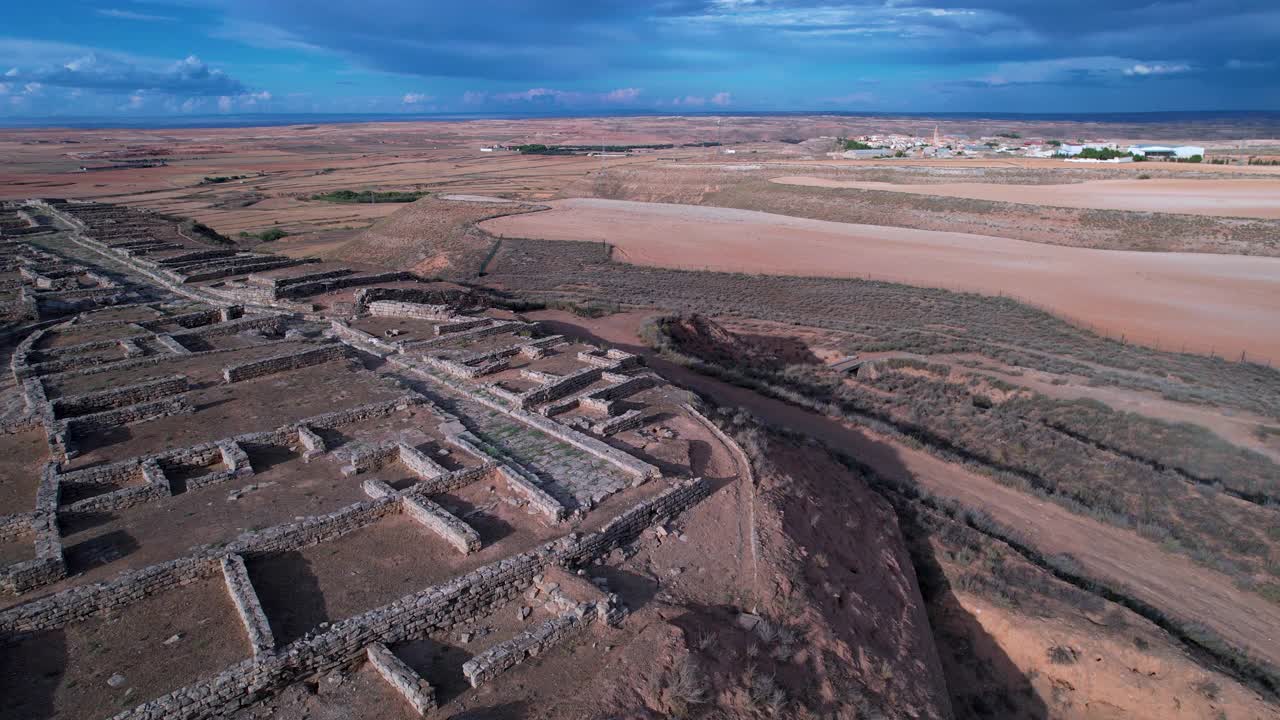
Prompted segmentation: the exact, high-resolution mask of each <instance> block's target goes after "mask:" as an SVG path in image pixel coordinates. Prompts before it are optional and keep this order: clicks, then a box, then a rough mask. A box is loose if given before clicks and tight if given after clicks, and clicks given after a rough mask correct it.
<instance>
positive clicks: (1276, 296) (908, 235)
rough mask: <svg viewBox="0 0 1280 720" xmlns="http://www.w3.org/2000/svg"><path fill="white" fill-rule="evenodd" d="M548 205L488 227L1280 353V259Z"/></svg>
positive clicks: (1139, 335) (1174, 344)
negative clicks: (903, 289) (918, 291)
mask: <svg viewBox="0 0 1280 720" xmlns="http://www.w3.org/2000/svg"><path fill="white" fill-rule="evenodd" d="M550 204H551V205H552V206H553V208H552V209H551V210H549V211H546V212H537V213H531V214H525V215H516V216H508V217H502V218H496V219H494V220H488V221H486V222H485V223H483V224H482V226H483V227H484V228H485V229H486V230H488V231H490V232H492V233H495V234H501V235H505V236H510V237H529V238H544V239H551V240H582V241H596V242H599V241H602V240H603V241H607V242H609V243H612V244H613V245H615V246H616V248H617V252H616V254H615V257H617V258H618V259H620V260H623V261H626V262H631V263H636V264H640V265H651V266H659V267H672V268H684V269H710V270H725V271H740V272H751V273H768V274H777V275H809V276H825V277H864V278H865V277H870V278H872V279H878V280H890V281H894V282H902V283H907V284H911V285H923V286H929V287H942V288H949V289H954V290H967V291H973V292H981V293H986V294H990V295H995V294H1005V295H1013V296H1014V297H1017V298H1018V299H1020V300H1023V301H1026V302H1030V303H1032V304H1035V305H1039V306H1042V307H1044V308H1046V309H1048V310H1050V311H1052V312H1055V313H1057V314H1060V315H1062V316H1064V317H1066V318H1068V319H1070V320H1072V321H1074V322H1077V323H1079V324H1082V325H1087V326H1092V327H1094V328H1095V329H1098V330H1099V331H1101V332H1106V333H1108V334H1111V335H1113V336H1114V335H1119V334H1122V333H1123V334H1124V335H1126V337H1127V339H1128V340H1130V341H1134V342H1141V343H1144V344H1151V345H1157V346H1159V347H1161V348H1165V349H1170V348H1172V349H1175V350H1177V349H1180V348H1183V347H1185V349H1187V350H1189V351H1197V352H1209V351H1214V352H1216V353H1218V354H1220V355H1227V356H1229V357H1239V355H1240V353H1241V352H1242V351H1245V352H1247V353H1248V355H1249V356H1250V357H1253V358H1259V359H1266V358H1270V359H1272V360H1273V361H1280V258H1263V257H1243V256H1234V255H1209V254H1203V253H1195V254H1192V253H1153V252H1126V251H1114V250H1093V249H1083V248H1071V247H1062V246H1054V245H1043V244H1039V243H1030V242H1024V241H1020V240H1007V239H1004V238H996V237H987V236H982V235H972V234H965V233H952V232H934V231H928V230H913V229H905V228H892V227H882V226H873V225H853V224H846V223H836V222H827V221H822V220H809V219H804V218H794V217H789V216H783V215H772V214H768V213H761V212H753V211H749V210H730V209H723V208H711V207H699V206H691V205H667V204H659V203H638V202H629V201H620V200H598V199H571V200H562V201H556V202H553V203H550Z"/></svg>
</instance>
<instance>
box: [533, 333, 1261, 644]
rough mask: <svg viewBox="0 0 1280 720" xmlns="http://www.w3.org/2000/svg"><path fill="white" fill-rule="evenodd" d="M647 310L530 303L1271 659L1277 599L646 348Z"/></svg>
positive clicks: (1131, 536) (1129, 535)
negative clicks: (593, 314)
mask: <svg viewBox="0 0 1280 720" xmlns="http://www.w3.org/2000/svg"><path fill="white" fill-rule="evenodd" d="M648 315H649V314H648V313H623V314H618V315H612V316H608V317H604V318H600V319H595V320H589V319H585V318H579V317H577V316H574V315H571V314H569V313H565V312H562V311H544V312H538V313H532V314H531V317H533V318H536V319H539V320H543V321H545V322H546V324H547V325H548V326H549V328H551V329H553V330H554V331H556V332H560V333H565V334H577V335H586V336H589V337H594V338H598V339H600V340H603V341H605V342H608V343H611V344H613V345H615V346H618V347H622V348H623V349H625V350H628V351H631V352H637V353H642V354H644V355H645V356H646V357H647V359H648V362H649V365H650V366H651V367H653V368H654V369H655V370H657V371H659V372H661V373H662V374H663V375H664V376H666V377H667V378H669V379H671V380H672V381H674V382H676V383H679V384H681V385H683V386H685V387H687V388H690V389H692V390H695V391H697V392H699V393H702V394H704V395H707V396H708V397H711V398H712V399H714V400H715V401H716V402H717V403H720V404H722V405H728V406H741V407H744V408H746V409H747V410H749V411H751V412H752V413H754V414H755V415H757V416H758V417H760V418H761V419H763V420H765V421H766V422H768V423H770V424H773V425H776V426H779V427H783V428H787V429H789V430H791V431H794V432H799V433H802V434H804V435H808V436H810V437H812V438H815V439H817V440H819V441H821V442H823V443H826V444H827V445H830V446H832V447H836V448H840V449H842V450H844V451H846V452H848V453H850V454H851V455H853V456H855V457H857V458H858V459H859V460H861V461H862V462H864V463H866V464H867V465H869V466H871V467H872V468H874V469H875V470H876V472H877V473H880V474H881V475H883V476H885V477H889V478H905V479H911V480H914V481H915V482H917V483H919V484H920V485H921V486H922V487H924V488H926V489H928V490H929V491H931V492H933V493H936V494H938V495H941V496H945V497H951V498H954V499H956V500H958V501H960V502H961V503H963V504H965V505H968V506H970V507H974V508H980V509H982V510H984V511H986V512H987V513H988V514H990V515H991V517H993V518H994V519H995V520H996V521H998V522H1000V523H1001V524H1003V525H1006V526H1008V527H1011V528H1013V529H1015V530H1017V531H1019V532H1020V533H1022V535H1023V536H1024V537H1025V538H1027V539H1028V540H1029V541H1030V542H1031V543H1032V544H1033V545H1034V546H1035V547H1036V548H1037V549H1038V550H1040V551H1041V552H1042V553H1045V554H1049V555H1052V554H1070V555H1071V556H1073V557H1074V558H1075V559H1076V560H1077V561H1078V562H1079V563H1080V565H1081V566H1082V567H1084V568H1085V569H1086V570H1087V571H1088V572H1089V573H1090V574H1091V575H1094V576H1096V577H1097V578H1099V579H1100V580H1104V581H1106V582H1107V583H1108V584H1109V585H1113V586H1116V587H1123V588H1126V589H1127V591H1128V592H1129V593H1131V594H1132V595H1133V596H1134V597H1137V598H1140V599H1142V600H1143V601H1145V602H1148V603H1150V604H1152V605H1154V606H1156V607H1158V608H1161V609H1162V610H1164V611H1165V612H1168V613H1169V614H1170V615H1172V616H1174V617H1177V618H1179V619H1180V620H1182V621H1184V622H1197V623H1200V624H1202V625H1204V626H1206V627H1208V628H1210V629H1212V630H1213V631H1214V632H1216V633H1218V634H1219V635H1221V636H1222V637H1223V638H1224V639H1225V640H1227V641H1228V642H1230V643H1231V644H1232V645H1234V646H1236V647H1241V648H1247V649H1248V650H1249V651H1250V652H1251V653H1252V654H1254V655H1256V656H1258V657H1260V658H1263V659H1265V660H1267V661H1269V662H1271V663H1273V664H1278V665H1280V606H1276V605H1274V604H1272V603H1269V602H1267V601H1266V600H1264V599H1262V598H1261V597H1260V596H1258V595H1256V594H1254V593H1251V592H1247V591H1244V590H1240V589H1238V588H1237V587H1236V586H1235V584H1234V583H1233V582H1232V580H1231V578H1229V577H1227V576H1225V575H1222V574H1220V573H1217V572H1214V571H1212V570H1209V569H1207V568H1204V567H1201V566H1199V565H1196V564H1195V563H1193V562H1191V561H1190V560H1188V559H1186V558H1184V557H1181V556H1179V555H1172V554H1169V553H1166V552H1163V551H1162V550H1161V549H1160V548H1159V546H1158V545H1156V544H1155V543H1152V542H1150V541H1148V540H1145V539H1143V538H1142V537H1140V536H1139V535H1137V534H1136V533H1133V532H1129V531H1126V530H1121V529H1118V528H1115V527H1112V526H1109V525H1104V524H1102V523H1099V522H1097V521H1095V520H1091V519H1089V518H1087V517H1083V516H1080V515H1076V514H1074V513H1071V512H1069V511H1067V510H1065V509H1063V508H1061V507H1059V506H1058V505H1055V504H1053V503H1051V502H1048V501H1046V500H1042V499H1040V498H1037V497H1035V496H1032V495H1028V494H1026V493H1022V492H1019V491H1018V490H1015V489H1013V488H1009V487H1006V486H1004V485H1001V484H999V483H997V482H996V481H994V480H992V479H991V478H988V477H986V476H985V475H980V474H977V473H973V472H969V471H967V470H965V469H964V468H963V467H960V466H958V465H954V464H952V463H947V462H945V461H942V460H940V459H938V458H936V457H934V456H933V455H930V454H929V453H927V452H924V451H921V450H914V449H912V448H909V447H906V446H904V445H902V444H900V443H897V442H895V441H893V440H892V439H889V438H887V437H884V436H882V435H879V434H876V433H873V432H870V431H868V430H866V429H865V428H861V427H856V426H850V425H845V424H843V423H840V422H837V421H835V420H833V419H831V418H827V417H823V416H821V415H818V414H816V413H813V412H810V411H807V410H804V409H801V408H799V407H796V406H793V405H788V404H786V403H783V402H781V401H778V400H773V399H771V398H767V397H764V396H763V395H760V394H758V393H755V392H752V391H750V390H747V389H744V388H740V387H737V386H734V385H729V384H728V383H724V382H721V381H719V380H716V379H714V378H710V377H707V376H704V375H700V374H698V373H695V372H693V371H691V370H689V369H687V368H684V367H681V366H678V365H675V364H673V363H669V362H666V361H664V360H662V359H661V358H658V357H655V356H654V354H653V353H652V351H650V350H649V349H648V348H646V347H643V346H642V345H641V343H640V340H639V338H638V336H637V334H636V332H637V330H638V329H639V327H640V325H641V324H642V323H643V321H644V319H645V318H646V317H648Z"/></svg>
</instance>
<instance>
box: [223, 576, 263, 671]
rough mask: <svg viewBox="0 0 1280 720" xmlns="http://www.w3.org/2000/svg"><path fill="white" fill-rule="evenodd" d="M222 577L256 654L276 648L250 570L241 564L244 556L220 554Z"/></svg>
mask: <svg viewBox="0 0 1280 720" xmlns="http://www.w3.org/2000/svg"><path fill="white" fill-rule="evenodd" d="M221 565H222V577H223V579H224V580H225V581H226V583H227V594H228V595H230V596H231V603H232V604H233V605H235V607H236V614H238V615H239V616H240V622H241V623H242V624H243V625H244V629H245V632H246V633H247V634H248V635H249V647H251V648H253V656H254V657H255V658H257V657H262V656H263V655H267V654H270V653H272V652H274V651H275V649H276V640H275V636H274V635H273V634H272V632H271V625H270V624H269V623H268V622H267V614H266V613H265V612H263V610H262V603H261V602H260V601H259V600H258V593H257V592H256V591H255V590H254V589H253V583H252V582H250V581H249V571H248V569H246V568H245V566H244V558H242V557H240V556H239V555H227V556H226V557H223V558H222V563H221Z"/></svg>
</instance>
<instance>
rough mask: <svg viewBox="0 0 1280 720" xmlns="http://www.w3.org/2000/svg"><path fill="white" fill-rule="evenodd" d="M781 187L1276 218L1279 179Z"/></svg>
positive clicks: (807, 181) (795, 180)
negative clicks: (891, 192)
mask: <svg viewBox="0 0 1280 720" xmlns="http://www.w3.org/2000/svg"><path fill="white" fill-rule="evenodd" d="M771 182H775V183H780V184H782V185H803V186H808V187H827V188H859V189H863V190H890V191H893V192H902V193H912V194H916V195H944V196H947V197H961V198H972V199H974V200H995V201H997V202H1012V203H1020V204H1026V205H1044V206H1047V207H1071V208H1103V209H1109V210H1138V211H1144V212H1166V213H1187V214H1191V215H1226V216H1231V217H1250V218H1266V219H1277V218H1280V181H1276V180H1271V179H1269V178H1268V179H1257V180H1166V179H1151V180H1095V181H1091V182H1083V183H1074V184H1071V185H995V184H985V183H940V184H936V185H932V184H931V185H899V184H895V183H883V182H858V181H850V180H836V179H834V178H818V177H807V176H787V177H778V178H772V179H771Z"/></svg>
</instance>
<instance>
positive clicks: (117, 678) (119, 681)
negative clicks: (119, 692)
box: [107, 673, 128, 688]
mask: <svg viewBox="0 0 1280 720" xmlns="http://www.w3.org/2000/svg"><path fill="white" fill-rule="evenodd" d="M126 682H128V680H127V679H126V678H125V676H123V675H121V674H120V673H116V674H115V675H112V676H111V677H109V678H107V684H108V685H110V686H111V687H113V688H118V687H120V686H121V685H124V684H125V683H126Z"/></svg>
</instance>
